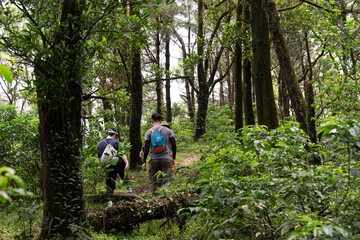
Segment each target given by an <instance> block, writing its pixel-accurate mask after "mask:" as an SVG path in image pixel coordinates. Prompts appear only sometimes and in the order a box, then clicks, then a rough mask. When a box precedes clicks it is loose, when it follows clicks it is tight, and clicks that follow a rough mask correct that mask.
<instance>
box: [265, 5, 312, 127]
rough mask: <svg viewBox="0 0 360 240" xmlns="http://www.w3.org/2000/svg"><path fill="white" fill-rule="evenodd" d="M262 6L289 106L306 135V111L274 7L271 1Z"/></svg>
mask: <svg viewBox="0 0 360 240" xmlns="http://www.w3.org/2000/svg"><path fill="white" fill-rule="evenodd" d="M262 5H263V8H264V10H265V12H266V15H267V18H268V21H269V27H270V32H271V35H272V41H273V44H274V47H275V52H276V55H277V57H278V59H279V63H280V65H281V67H282V68H283V70H284V79H285V80H286V85H287V89H288V90H289V95H290V99H291V106H292V107H293V108H294V111H295V116H296V120H297V121H298V122H299V123H300V126H301V128H302V129H303V130H304V131H305V132H306V133H309V128H308V117H307V113H308V110H307V107H306V103H305V99H304V97H303V95H302V92H301V89H300V85H299V82H298V80H297V77H296V74H295V70H294V66H293V64H292V61H291V57H290V52H289V49H288V48H287V45H286V41H285V38H284V35H283V33H282V30H281V26H280V19H279V16H278V13H277V10H276V5H275V3H274V1H273V0H262Z"/></svg>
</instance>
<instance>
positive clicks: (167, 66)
mask: <svg viewBox="0 0 360 240" xmlns="http://www.w3.org/2000/svg"><path fill="white" fill-rule="evenodd" d="M165 71H166V85H165V88H166V121H167V122H168V123H169V124H171V122H172V114H171V95H170V30H169V28H166V33H165Z"/></svg>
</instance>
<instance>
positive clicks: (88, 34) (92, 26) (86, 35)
mask: <svg viewBox="0 0 360 240" xmlns="http://www.w3.org/2000/svg"><path fill="white" fill-rule="evenodd" d="M117 4H118V1H114V4H113V5H111V4H110V5H109V6H107V7H106V9H105V11H104V13H103V14H102V16H101V17H99V18H98V19H96V20H95V21H94V22H93V24H92V25H91V26H90V28H89V30H88V31H87V32H86V34H85V36H84V38H83V40H84V41H86V39H87V38H88V37H89V36H90V34H91V31H92V29H93V28H94V27H95V25H96V24H97V23H98V22H99V21H100V20H101V19H103V18H104V17H105V16H107V15H109V14H110V13H111V12H112V11H113V10H114V9H115V8H116V6H117ZM111 7H112V8H111ZM110 8H111V10H110V11H109V12H106V11H107V10H108V9H110Z"/></svg>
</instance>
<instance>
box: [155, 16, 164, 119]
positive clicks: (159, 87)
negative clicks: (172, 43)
mask: <svg viewBox="0 0 360 240" xmlns="http://www.w3.org/2000/svg"><path fill="white" fill-rule="evenodd" d="M158 21H160V20H159V19H158ZM155 50H156V66H157V69H156V111H157V112H158V113H160V114H161V113H162V106H163V90H162V86H163V84H162V81H161V72H160V33H159V30H156V40H155Z"/></svg>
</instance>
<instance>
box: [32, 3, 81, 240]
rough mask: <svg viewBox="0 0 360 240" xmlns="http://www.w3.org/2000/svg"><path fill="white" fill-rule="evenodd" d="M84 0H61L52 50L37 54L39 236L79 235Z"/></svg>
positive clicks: (47, 237) (35, 71) (66, 236)
mask: <svg viewBox="0 0 360 240" xmlns="http://www.w3.org/2000/svg"><path fill="white" fill-rule="evenodd" d="M83 9H85V1H75V0H65V1H63V3H62V9H61V18H60V25H59V29H58V30H57V32H56V35H55V36H54V42H53V43H52V44H53V45H52V48H51V51H48V54H46V55H38V57H37V58H36V59H35V65H34V73H35V86H36V91H37V97H38V110H39V119H40V124H39V131H40V146H41V158H42V177H41V183H42V191H43V199H44V208H43V222H42V228H41V234H40V238H41V239H49V238H52V237H55V236H61V237H62V238H64V239H65V238H68V237H72V236H75V234H76V231H73V230H74V229H76V228H78V229H81V223H82V221H83V220H84V204H83V199H82V196H83V190H82V183H81V177H80V171H81V170H80V169H81V168H80V160H79V156H80V150H81V146H82V131H81V106H82V84H81V82H82V78H83V74H84V60H85V59H84V58H85V57H84V56H83V41H82V40H83V37H82V33H83V26H84V25H85V24H84V22H83V16H82V11H83Z"/></svg>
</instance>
